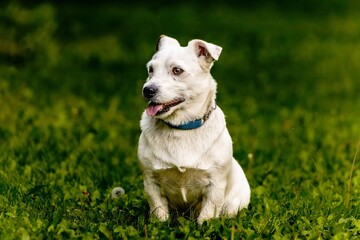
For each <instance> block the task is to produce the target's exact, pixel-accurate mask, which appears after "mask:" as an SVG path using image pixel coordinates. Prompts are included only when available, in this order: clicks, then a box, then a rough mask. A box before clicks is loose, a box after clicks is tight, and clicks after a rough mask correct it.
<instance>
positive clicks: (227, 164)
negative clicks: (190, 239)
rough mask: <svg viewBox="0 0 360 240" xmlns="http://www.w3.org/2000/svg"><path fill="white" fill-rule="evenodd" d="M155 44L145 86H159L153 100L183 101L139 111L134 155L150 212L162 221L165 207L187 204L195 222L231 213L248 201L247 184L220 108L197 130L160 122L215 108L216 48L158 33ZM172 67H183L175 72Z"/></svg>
mask: <svg viewBox="0 0 360 240" xmlns="http://www.w3.org/2000/svg"><path fill="white" fill-rule="evenodd" d="M157 49H158V51H157V52H156V53H155V55H154V56H153V58H152V59H151V60H150V61H149V63H148V64H147V67H148V68H149V69H150V68H151V72H150V73H149V77H148V79H147V82H146V83H145V84H144V88H145V87H148V86H156V87H157V88H158V89H159V91H158V92H157V94H156V95H155V96H154V97H153V98H152V99H151V101H154V102H157V103H167V102H171V101H172V100H174V99H176V98H182V99H184V100H185V101H184V102H182V103H180V104H179V105H176V106H174V107H171V108H170V110H169V111H168V112H166V113H163V114H161V115H158V116H148V115H147V114H146V112H144V113H143V115H142V119H141V129H142V134H141V136H140V139H139V149H138V157H139V160H140V162H141V165H142V167H143V172H144V188H145V192H146V194H147V196H148V201H149V204H150V213H151V214H152V215H154V216H155V217H156V218H157V219H159V220H162V221H164V220H167V219H168V218H169V208H175V209H184V208H185V209H186V208H190V207H192V208H193V209H194V210H195V212H197V217H198V218H197V221H198V223H200V224H201V223H202V222H203V221H204V220H208V219H210V218H213V217H218V216H229V217H233V216H235V215H236V214H237V213H238V211H239V210H240V209H242V208H246V207H247V206H248V204H249V202H250V187H249V184H248V181H247V179H246V176H245V174H244V172H243V170H242V168H241V167H240V165H239V164H238V162H237V161H236V160H235V159H234V158H233V149H232V141H231V137H230V135H229V132H228V130H227V128H226V123H225V117H224V114H223V112H222V111H221V109H220V108H219V107H218V106H217V107H216V108H215V110H214V111H213V112H212V113H211V114H210V117H209V119H208V120H207V121H205V123H204V125H203V126H201V127H199V128H197V129H192V130H178V129H174V128H170V127H169V126H168V125H166V124H165V123H164V121H166V122H168V123H171V124H172V125H179V124H183V123H186V122H188V121H192V120H195V119H201V118H202V117H203V116H204V115H205V114H206V113H207V112H209V110H210V109H211V108H214V107H215V104H216V103H215V94H216V82H215V80H214V79H213V78H212V76H211V74H210V69H211V67H212V65H213V62H214V61H215V60H217V59H218V58H219V56H220V53H221V47H219V46H216V45H214V44H211V43H207V42H205V41H202V40H192V41H190V42H189V43H188V45H187V46H186V47H181V46H180V44H179V43H178V42H177V40H175V39H173V38H170V37H167V36H161V38H160V40H159V42H158V46H157ZM174 67H177V68H181V69H183V70H184V72H183V73H182V74H180V75H175V74H174V73H173V69H174Z"/></svg>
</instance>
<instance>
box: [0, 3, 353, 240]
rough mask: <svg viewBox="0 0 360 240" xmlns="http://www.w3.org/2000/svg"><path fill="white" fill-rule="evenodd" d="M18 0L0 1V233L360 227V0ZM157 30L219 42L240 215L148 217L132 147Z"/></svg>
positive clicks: (240, 234)
mask: <svg viewBox="0 0 360 240" xmlns="http://www.w3.org/2000/svg"><path fill="white" fill-rule="evenodd" d="M15 2H16V1H14V3H12V2H10V3H1V4H0V5H1V10H0V239H76V238H79V239H139V238H140V239H270V238H273V239H330V238H331V239H357V238H360V159H359V158H360V157H359V156H358V155H357V150H358V149H359V143H360V107H359V106H360V71H359V69H360V64H359V63H360V44H359V42H360V15H359V14H358V13H357V11H356V8H358V7H360V6H359V3H357V2H356V1H355V0H354V1H348V2H347V4H343V3H342V1H340V0H331V1H328V2H326V3H325V1H319V3H317V4H315V5H314V6H313V5H312V2H311V1H308V0H307V1H304V3H303V4H301V3H286V2H285V1H281V0H278V1H274V3H273V4H265V2H266V1H261V0H258V1H255V3H252V4H250V3H247V2H246V3H238V4H235V5H234V4H230V3H228V4H225V3H224V4H221V5H217V4H215V2H214V1H210V2H207V3H206V2H198V3H196V4H192V3H190V1H189V2H188V1H185V2H184V3H183V4H182V5H176V4H174V3H172V4H164V3H165V2H164V1H162V2H163V4H156V3H148V2H146V1H144V4H143V5H141V4H131V3H127V4H120V3H116V2H115V1H114V2H108V3H101V4H100V3H98V4H95V3H94V2H92V3H88V4H80V3H79V4H73V3H71V2H69V3H67V1H65V3H64V2H61V1H54V2H52V3H45V2H43V3H41V2H39V3H37V4H19V3H15ZM204 4H206V5H205V6H204ZM160 34H167V35H169V36H172V37H175V38H177V39H179V41H180V42H181V43H182V44H186V43H187V41H189V40H191V39H193V38H200V39H204V40H206V41H209V42H213V43H215V44H218V45H220V46H222V47H223V52H222V55H221V56H220V59H219V61H218V62H216V63H215V65H214V67H213V70H212V73H213V76H214V78H215V79H216V80H217V82H218V98H217V103H218V105H219V106H220V107H221V108H222V109H223V110H224V112H225V114H226V119H227V126H228V129H229V132H230V134H231V135H232V138H233V144H234V156H235V158H236V159H237V160H238V161H239V163H240V164H241V165H242V167H243V169H244V170H245V173H246V175H247V177H248V180H249V182H250V185H251V189H252V199H251V203H250V206H249V208H248V209H245V210H242V211H241V212H240V213H239V214H238V216H237V217H236V218H233V219H227V218H220V219H214V220H212V221H209V222H205V223H204V224H203V225H202V226H198V225H197V224H196V221H195V220H194V219H192V218H189V217H187V216H185V215H182V214H181V213H179V214H177V215H174V216H173V217H172V219H171V220H170V221H168V222H165V223H161V222H158V221H156V220H154V219H151V218H149V215H148V210H149V208H148V204H147V201H146V197H145V195H144V191H143V185H142V174H141V169H140V165H139V163H138V160H137V155H136V152H137V141H138V138H139V135H140V128H139V120H140V116H141V113H142V111H143V110H144V108H145V107H146V102H145V101H144V100H143V99H142V97H141V87H142V84H143V83H144V80H145V78H146V75H147V74H146V69H145V64H146V62H147V61H148V60H149V58H150V57H151V56H152V54H153V53H154V51H155V45H156V41H157V39H158V37H159V35H160ZM359 155H360V153H359ZM118 186H121V187H122V188H124V189H125V191H126V193H125V195H123V196H122V197H120V198H118V199H113V198H112V197H111V191H112V189H113V188H114V187H118Z"/></svg>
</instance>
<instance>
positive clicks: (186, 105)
mask: <svg viewBox="0 0 360 240" xmlns="http://www.w3.org/2000/svg"><path fill="white" fill-rule="evenodd" d="M156 50H157V51H156V53H155V54H154V56H153V57H152V59H151V60H150V61H149V62H148V63H147V70H148V78H147V81H146V83H145V84H144V87H143V89H142V92H143V96H144V97H145V98H146V99H147V100H148V101H149V105H148V107H147V108H146V113H147V115H149V116H154V117H157V118H161V119H167V118H169V117H171V116H173V115H174V114H175V113H177V115H182V116H183V118H184V119H183V120H186V119H187V118H192V117H197V115H201V114H204V113H203V111H206V107H207V105H208V104H209V103H208V102H206V101H211V100H212V101H213V100H214V98H215V93H216V83H215V80H214V79H213V78H212V77H211V75H210V69H211V67H212V65H213V62H214V61H215V60H218V58H219V56H220V53H221V50H222V48H221V47H219V46H216V45H214V44H212V43H208V42H205V41H203V40H197V39H195V40H191V41H190V42H189V43H188V45H187V46H186V47H181V46H180V44H179V42H178V41H177V40H176V39H174V38H170V37H167V36H164V35H161V36H160V39H159V41H158V43H157V46H156ZM204 108H205V109H204ZM179 112H181V114H180V113H179Z"/></svg>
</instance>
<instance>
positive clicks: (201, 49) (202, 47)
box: [188, 39, 222, 63]
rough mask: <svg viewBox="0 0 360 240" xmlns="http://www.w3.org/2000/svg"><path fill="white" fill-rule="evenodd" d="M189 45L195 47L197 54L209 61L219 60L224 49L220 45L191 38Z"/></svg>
mask: <svg viewBox="0 0 360 240" xmlns="http://www.w3.org/2000/svg"><path fill="white" fill-rule="evenodd" d="M188 46H192V47H194V49H195V53H196V55H197V56H198V57H199V58H203V59H204V60H205V61H206V62H207V63H212V62H214V61H216V60H218V59H219V56H220V53H221V50H222V48H221V47H220V46H217V45H215V44H212V43H208V42H205V41H203V40H198V39H195V40H191V41H190V42H189V44H188Z"/></svg>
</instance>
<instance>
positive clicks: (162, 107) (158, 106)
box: [146, 98, 185, 116]
mask: <svg viewBox="0 0 360 240" xmlns="http://www.w3.org/2000/svg"><path fill="white" fill-rule="evenodd" d="M184 101H185V99H184V98H175V99H174V100H171V101H170V102H167V103H157V102H153V101H151V102H150V103H149V105H148V106H147V108H146V114H147V115H149V116H159V115H161V114H163V113H166V112H167V111H169V110H170V108H172V107H174V106H176V105H179V104H180V103H182V102H184Z"/></svg>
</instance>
